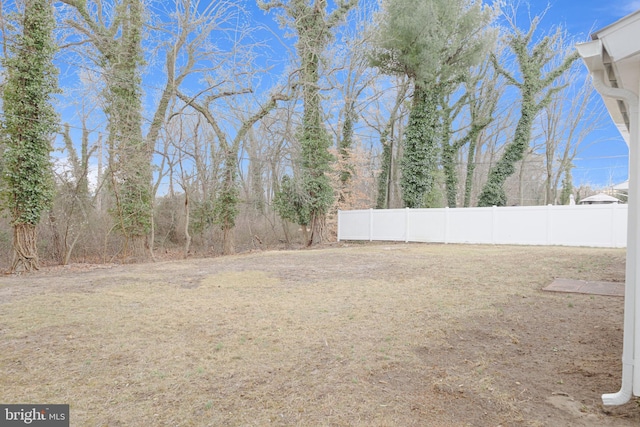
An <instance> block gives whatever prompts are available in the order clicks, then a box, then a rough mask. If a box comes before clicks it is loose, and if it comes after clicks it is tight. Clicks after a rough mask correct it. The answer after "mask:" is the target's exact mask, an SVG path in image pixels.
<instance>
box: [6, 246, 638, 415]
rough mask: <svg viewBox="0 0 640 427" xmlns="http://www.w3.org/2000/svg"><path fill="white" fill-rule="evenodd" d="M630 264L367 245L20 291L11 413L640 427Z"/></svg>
mask: <svg viewBox="0 0 640 427" xmlns="http://www.w3.org/2000/svg"><path fill="white" fill-rule="evenodd" d="M624 256H625V252H624V250H620V249H591V248H561V247H516V246H469V245H467V246H465V245H425V244H376V245H369V244H350V245H349V244H348V245H340V246H335V247H329V248H324V249H319V250H303V251H281V252H277V251H275V252H261V253H252V254H245V255H238V256H233V257H224V258H214V259H189V260H186V261H171V262H159V263H155V264H145V265H125V266H115V265H111V266H81V265H76V266H72V267H71V268H60V267H56V268H48V269H43V270H42V271H41V272H38V273H36V274H34V275H29V276H17V277H13V276H3V277H0V402H2V403H68V404H70V405H71V425H72V426H221V425H225V426H234V425H301V426H323V425H327V426H328V425H332V426H392V425H398V426H465V425H469V426H498V425H502V426H510V425H518V426H521V425H525V426H569V425H570V426H638V425H640V405H639V403H638V400H637V399H636V400H634V401H632V402H630V403H628V404H627V405H624V406H622V407H614V408H604V407H603V406H602V405H601V403H600V395H601V394H602V393H608V392H615V391H618V389H619V388H620V377H621V360H620V359H621V353H622V348H621V347H622V307H623V299H622V298H619V297H606V296H594V295H582V294H559V293H547V292H542V291H541V289H542V288H544V287H545V286H546V285H548V284H549V283H550V282H551V281H552V280H553V279H554V278H556V277H563V278H570V279H584V280H598V281H611V282H622V281H624V262H625V260H624Z"/></svg>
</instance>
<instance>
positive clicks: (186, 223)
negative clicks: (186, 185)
mask: <svg viewBox="0 0 640 427" xmlns="http://www.w3.org/2000/svg"><path fill="white" fill-rule="evenodd" d="M190 214H191V207H190V205H189V192H188V191H187V190H186V189H185V192H184V236H185V242H184V258H185V259H186V258H187V257H188V256H189V250H191V234H189V222H190V221H191V219H190V216H191V215H190Z"/></svg>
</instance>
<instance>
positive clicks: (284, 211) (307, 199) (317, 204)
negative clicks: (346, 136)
mask: <svg viewBox="0 0 640 427" xmlns="http://www.w3.org/2000/svg"><path fill="white" fill-rule="evenodd" d="M355 4H356V3H355V2H350V1H348V0H337V1H336V9H335V10H334V11H333V12H332V13H330V14H327V1H326V0H315V1H309V0H290V1H288V2H284V1H275V0H272V1H269V2H266V1H262V0H259V1H258V5H259V6H260V7H261V8H263V9H265V10H270V9H274V8H280V9H282V10H283V12H284V15H286V16H287V17H289V18H291V26H292V28H293V29H294V30H295V32H296V34H297V36H298V41H297V42H296V50H297V52H298V56H299V57H300V80H299V84H300V85H301V86H302V100H303V108H304V112H303V117H302V129H301V130H300V131H299V138H298V139H299V142H300V148H301V159H300V160H299V162H300V176H299V177H296V178H295V180H296V181H298V182H297V183H296V182H294V183H288V184H293V185H289V186H288V188H289V190H295V191H302V194H294V193H286V192H284V187H285V183H284V182H283V192H281V193H280V194H279V195H278V203H276V206H279V208H277V209H278V212H279V213H280V215H281V216H282V217H283V218H285V217H286V218H299V219H300V220H304V221H306V219H308V220H309V225H310V227H311V233H310V236H309V239H308V241H307V245H314V244H318V243H321V242H322V239H323V234H324V229H325V221H326V215H327V212H328V211H329V209H330V208H331V205H332V204H333V197H334V193H333V188H332V186H331V181H330V179H329V176H328V175H327V173H328V172H329V170H330V162H331V160H332V156H331V154H330V153H329V147H330V146H331V138H330V137H329V134H328V133H327V130H326V129H325V127H324V125H323V121H322V106H321V97H320V89H319V81H320V59H321V56H322V54H323V53H324V50H325V49H326V47H327V44H328V43H329V40H330V39H331V31H332V29H333V27H335V26H336V25H337V24H338V23H339V22H340V21H341V20H342V19H343V18H344V16H345V15H346V14H347V12H349V10H350V9H351V8H353V7H354V6H355ZM288 184H287V185H288ZM287 197H291V198H290V199H289V200H288V201H287V199H286V198H287ZM299 224H300V225H303V224H302V223H299Z"/></svg>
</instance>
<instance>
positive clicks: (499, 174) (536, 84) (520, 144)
mask: <svg viewBox="0 0 640 427" xmlns="http://www.w3.org/2000/svg"><path fill="white" fill-rule="evenodd" d="M539 22H540V17H536V18H534V20H533V22H532V23H531V27H530V28H529V31H528V32H527V33H523V32H522V31H520V30H519V29H518V28H516V27H514V29H513V34H511V35H510V36H509V37H508V38H507V44H508V45H509V47H510V48H511V50H512V51H513V53H514V54H515V57H516V60H517V62H518V66H519V68H520V69H519V71H520V72H519V74H520V80H518V79H517V78H516V77H517V75H516V74H514V73H510V72H508V71H507V70H505V69H504V68H503V67H502V66H501V65H500V64H499V63H498V60H497V59H496V57H495V56H492V62H493V65H494V67H495V69H496V70H497V72H498V73H500V74H501V75H503V76H504V77H505V78H506V79H507V81H508V82H509V83H510V84H511V85H513V86H515V87H517V88H518V89H519V90H520V96H521V101H520V119H519V120H518V124H517V125H516V130H515V134H514V136H513V142H511V143H510V144H508V145H507V146H506V148H505V149H504V152H503V154H502V157H501V158H500V160H499V161H498V163H497V164H496V165H495V166H493V167H492V168H491V170H490V171H489V179H488V180H487V182H486V184H485V185H484V187H483V189H482V192H481V194H480V198H479V200H478V205H479V206H504V205H506V204H507V195H506V193H505V191H504V183H505V181H506V180H507V178H508V177H509V176H511V175H512V174H513V173H514V172H515V164H516V163H517V162H518V161H520V160H522V158H523V156H524V153H525V151H526V149H527V147H528V146H529V142H530V140H531V128H532V127H533V121H534V119H535V118H536V116H537V115H538V113H539V112H540V111H541V110H542V109H543V108H545V107H546V106H547V105H549V103H550V102H551V101H552V100H553V95H554V94H555V93H556V92H558V91H559V90H561V89H562V88H563V87H562V86H553V87H550V86H552V84H553V82H554V81H555V80H556V79H557V78H558V77H560V76H561V75H562V74H563V73H564V72H565V71H567V70H568V69H569V68H570V67H571V65H572V64H573V62H574V61H575V60H576V59H578V53H577V52H573V53H571V54H569V55H567V56H566V57H565V58H564V59H563V60H562V62H561V63H560V65H558V66H556V67H553V68H552V69H551V70H549V64H550V63H551V62H552V61H553V59H554V58H556V57H557V55H558V54H561V52H558V51H557V50H556V48H557V41H559V40H560V39H561V36H562V30H561V29H560V28H558V30H556V32H555V33H553V34H551V35H548V36H546V37H544V38H543V39H542V40H541V41H540V42H539V43H537V44H535V45H534V46H530V45H531V42H532V38H533V35H534V33H535V30H536V28H537V26H538V23H539Z"/></svg>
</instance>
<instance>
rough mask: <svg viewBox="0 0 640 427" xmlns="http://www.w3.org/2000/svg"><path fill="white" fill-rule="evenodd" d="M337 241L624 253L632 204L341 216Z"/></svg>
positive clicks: (343, 213) (346, 213)
mask: <svg viewBox="0 0 640 427" xmlns="http://www.w3.org/2000/svg"><path fill="white" fill-rule="evenodd" d="M338 240H339V241H340V240H369V241H373V240H387V241H402V242H434V243H489V244H509V245H560V246H593V247H614V248H621V247H626V245H627V205H621V204H609V205H573V206H551V205H549V206H513V207H495V206H494V207H492V208H455V209H453V208H452V209H449V208H443V209H409V208H407V209H375V210H374V209H369V210H354V211H339V212H338Z"/></svg>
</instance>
